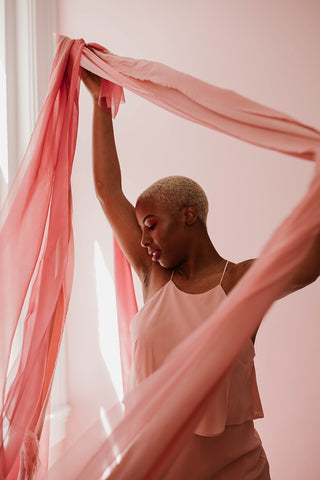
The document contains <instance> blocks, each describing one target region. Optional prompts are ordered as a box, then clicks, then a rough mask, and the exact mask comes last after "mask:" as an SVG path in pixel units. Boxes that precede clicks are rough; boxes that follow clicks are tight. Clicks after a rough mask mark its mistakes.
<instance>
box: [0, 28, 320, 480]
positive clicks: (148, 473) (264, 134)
mask: <svg viewBox="0 0 320 480" xmlns="http://www.w3.org/2000/svg"><path fill="white" fill-rule="evenodd" d="M80 66H83V67H85V68H86V69H88V70H90V71H92V72H94V73H96V74H98V75H100V76H101V77H103V78H104V79H106V82H103V83H102V87H101V101H102V103H103V102H106V105H107V107H108V108H109V109H111V111H112V114H113V116H114V115H115V114H116V112H117V109H118V107H119V102H120V101H121V100H122V99H123V93H122V88H120V87H119V86H122V87H125V88H127V89H128V90H131V91H132V92H134V93H136V94H138V95H140V96H142V97H143V98H145V99H147V100H149V101H151V102H153V103H155V104H157V105H159V106H161V107H163V108H165V109H167V110H168V111H171V112H173V113H176V114H177V115H180V116H181V117H183V118H187V119H189V120H191V121H194V122H197V123H199V124H201V125H204V126H207V127H209V128H212V129H215V130H219V131H221V132H224V133H227V134H229V135H232V136H234V137H237V138H239V139H242V140H244V141H247V142H250V143H253V144H255V145H259V146H261V147H265V148H269V149H271V150H277V151H280V152H283V153H287V154H289V155H293V156H296V157H300V158H302V159H308V160H311V161H317V165H316V168H315V175H314V179H313V181H312V182H311V184H310V187H309V190H308V192H307V193H306V195H305V196H304V198H303V199H302V200H301V202H300V203H299V204H298V206H297V207H296V208H295V209H294V211H293V212H292V213H291V214H290V216H289V217H288V218H287V219H286V220H285V221H284V222H283V223H282V225H281V226H280V227H279V228H278V229H277V230H276V231H275V232H274V234H273V235H272V237H271V239H270V240H269V242H268V243H267V245H266V246H265V248H264V249H263V251H262V253H261V256H260V258H259V260H257V261H256V262H255V263H254V265H253V267H252V268H251V269H250V271H249V273H248V274H247V275H246V276H245V277H244V278H243V280H242V281H241V282H240V283H239V284H238V285H237V287H236V288H235V289H234V290H233V291H232V293H231V294H230V295H229V296H228V298H227V299H226V301H225V302H224V303H223V304H222V305H221V307H220V308H219V310H218V311H217V312H216V314H215V315H212V316H211V317H209V318H208V320H207V321H206V322H205V323H204V324H203V326H202V327H201V328H199V329H197V330H196V331H195V332H194V333H193V334H192V335H191V336H190V337H189V338H188V339H187V340H186V341H185V342H183V343H182V344H181V345H179V347H178V348H176V349H175V350H174V351H173V352H172V354H171V355H170V356H169V358H168V359H167V361H166V362H165V363H164V365H163V366H162V367H161V368H160V369H159V370H158V371H157V372H155V373H154V374H153V375H152V376H150V377H149V378H148V379H146V380H145V381H144V382H143V383H142V384H141V385H140V386H139V387H138V388H137V390H136V391H135V392H134V394H131V395H129V396H127V397H126V398H125V399H124V404H125V409H124V408H123V405H120V404H119V405H117V406H115V408H114V409H113V410H112V411H110V412H108V413H107V419H108V421H109V422H110V425H109V427H110V428H108V429H107V430H108V431H107V430H105V429H103V426H102V425H101V424H99V423H97V425H95V426H93V427H92V428H91V429H90V430H89V431H88V432H87V434H86V435H84V437H83V438H82V439H80V441H79V442H78V443H77V444H76V445H75V447H74V449H73V450H72V451H71V452H70V453H69V454H68V455H67V456H66V457H65V458H62V459H61V461H60V462H58V463H57V465H56V466H55V467H53V468H52V469H51V470H50V471H49V472H48V474H47V475H46V478H50V479H61V478H64V479H67V478H70V479H71V478H77V479H78V480H79V479H86V480H87V479H88V478H90V479H95V478H97V479H98V478H107V477H108V478H109V477H110V478H113V477H114V478H117V479H130V480H133V479H142V478H152V479H154V478H163V475H164V473H165V471H166V468H167V466H168V464H169V463H170V460H171V458H172V456H173V455H175V453H176V452H177V450H178V449H181V448H182V447H183V442H184V440H185V439H186V438H187V436H188V435H190V432H192V430H193V427H194V425H195V424H196V423H197V419H198V417H199V415H201V411H202V409H203V407H204V406H205V402H206V399H207V397H208V396H209V395H210V393H212V392H213V391H214V389H215V388H216V386H217V385H218V383H219V381H220V380H221V378H222V377H223V375H225V373H226V372H227V371H228V369H229V368H230V366H231V365H232V362H233V361H234V360H235V358H236V357H237V355H238V354H239V352H240V351H241V348H242V346H243V344H244V342H245V341H246V340H247V339H248V338H249V337H251V335H252V334H253V332H254V331H255V330H256V328H257V326H258V325H259V322H260V320H261V318H262V316H263V315H264V314H265V312H266V311H267V310H268V308H269V307H270V305H271V304H272V302H273V301H274V300H275V299H276V298H278V297H279V296H280V295H281V293H282V291H283V290H284V289H285V288H286V285H287V284H288V282H289V279H290V277H291V276H292V274H293V273H294V272H295V270H296V269H297V267H298V266H299V263H300V262H301V260H302V259H303V257H304V255H305V254H306V252H307V251H308V249H309V248H310V246H311V245H312V242H313V240H314V238H315V236H316V234H317V233H318V232H319V228H320V216H319V212H320V178H319V173H320V169H319V161H320V160H319V149H320V134H319V132H318V131H316V130H315V129H313V128H310V127H308V126H306V125H303V124H301V123H299V122H297V121H295V120H294V119H292V118H290V117H288V116H286V115H284V114H282V113H279V112H277V111H275V110H272V109H269V108H267V107H264V106H262V105H259V104H257V103H255V102H252V101H250V100H248V99H246V98H244V97H242V96H240V95H237V94H236V93H234V92H231V91H227V90H223V89H220V88H217V87H214V86H212V85H209V84H207V83H204V82H202V81H200V80H198V79H195V78H193V77H191V76H189V75H185V74H183V73H180V72H177V71H175V70H173V69H171V68H168V67H166V66H165V65H161V64H158V63H153V62H147V61H143V60H134V59H129V58H123V57H119V56H116V55H113V54H112V53H110V52H109V51H108V50H106V49H104V48H103V47H100V46H98V45H93V44H89V45H85V44H84V42H83V41H80V40H70V39H69V38H67V37H58V38H57V48H56V56H55V60H54V64H53V69H52V74H51V79H50V85H49V93H48V96H47V99H46V101H45V104H44V106H43V109H42V111H41V114H40V116H39V120H38V122H37V124H36V127H35V130H34V133H33V135H32V138H31V140H30V144H29V146H28V149H27V152H26V154H25V157H24V159H23V162H22V164H21V167H20V169H19V172H18V175H17V177H16V179H15V182H14V184H13V186H12V188H11V190H10V193H9V195H8V198H7V201H6V203H5V205H4V207H3V210H2V212H1V216H0V229H1V235H0V285H1V288H0V305H1V318H0V324H1V329H2V330H1V333H2V340H1V341H2V342H3V346H2V348H3V355H4V358H5V360H6V363H5V365H4V370H3V371H2V372H1V378H2V380H1V381H2V382H3V384H2V401H1V417H0V422H1V429H0V432H1V433H0V435H1V438H0V479H4V478H10V479H14V478H17V476H18V471H19V469H20V478H25V479H27V478H32V477H33V476H34V471H35V466H36V459H37V439H39V438H40V435H41V430H42V425H43V421H44V414H45V410H46V405H47V402H48V398H49V394H50V388H51V383H52V377H53V373H54V369H55V363H56V358H57V354H58V350H59V344H60V341H61V336H62V331H63V326H64V321H65V317H66V312H67V307H68V302H69V298H70V292H71V284H72V272H73V244H72V226H71V210H72V208H71V192H70V175H71V169H72V162H73V157H74V151H75V144H76V136H77V123H78V96H79V87H80ZM110 82H111V83H110ZM116 258H117V263H116V276H115V278H116V286H117V290H118V293H117V295H118V306H119V322H120V327H119V329H120V332H121V346H122V357H123V360H122V367H123V373H124V377H125V376H126V375H127V372H128V368H129V365H130V338H129V320H130V318H131V316H132V314H133V313H134V311H135V309H136V304H135V299H134V291H133V286H132V279H131V271H130V269H129V268H128V264H127V262H126V260H125V258H124V257H123V255H122V253H121V252H120V251H119V250H116ZM19 321H20V322H22V325H23V339H22V344H21V349H20V350H19V355H18V357H17V360H16V361H15V363H14V364H13V366H12V367H11V369H10V371H9V358H10V353H11V349H12V341H13V337H14V334H15V332H16V330H17V325H18V323H19ZM168 399H170V401H168ZM146 449H147V451H148V455H145V452H146ZM20 452H24V453H23V454H22V456H21V466H20V467H19V462H20V459H19V458H20ZM80 459H81V462H80Z"/></svg>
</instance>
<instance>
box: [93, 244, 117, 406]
mask: <svg viewBox="0 0 320 480" xmlns="http://www.w3.org/2000/svg"><path fill="white" fill-rule="evenodd" d="M94 261H95V272H96V289H97V300H98V321H99V344H100V350H101V354H102V357H103V359H104V362H105V364H106V367H107V369H108V371H109V373H110V377H111V381H112V383H113V386H114V388H115V391H116V393H117V395H118V398H119V400H120V399H122V397H123V387H122V377H121V362H120V346H119V333H118V322H117V312H116V300H115V290H114V284H113V280H112V278H111V275H110V273H109V271H108V268H107V266H106V263H105V261H104V258H103V255H102V252H101V249H100V246H99V244H98V242H97V241H95V244H94Z"/></svg>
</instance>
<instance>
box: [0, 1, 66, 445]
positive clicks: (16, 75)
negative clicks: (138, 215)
mask: <svg viewBox="0 0 320 480" xmlns="http://www.w3.org/2000/svg"><path fill="white" fill-rule="evenodd" d="M55 25H56V1H55V0H0V205H2V204H3V202H4V200H5V197H6V194H7V191H8V187H9V186H10V184H11V183H12V181H13V179H14V176H15V174H16V172H17V169H18V166H19V163H20V161H21V160H22V158H23V155H24V152H25V149H26V147H27V144H28V141H29V138H30V136H31V133H32V130H33V128H34V125H35V122H36V120H37V117H38V114H39V111H40V108H41V105H42V103H43V101H44V99H45V95H46V91H47V87H48V83H49V76H50V70H51V64H52V60H53V32H55ZM0 329H1V326H0ZM21 335H22V333H21V329H20V331H19V329H18V332H17V335H16V337H17V338H16V339H15V342H14V344H15V345H16V348H17V349H18V348H19V345H20V343H21ZM19 337H20V338H19ZM0 351H1V348H0ZM14 354H15V352H13V358H14V357H15V355H14ZM0 361H1V364H2V365H4V362H2V359H1V358H0ZM1 374H2V372H1ZM0 383H1V382H0ZM66 392H67V386H66V359H65V345H64V342H62V347H61V352H60V356H59V361H58V366H57V369H56V374H55V380H54V387H53V393H52V398H51V413H50V420H51V425H50V442H51V446H53V445H54V444H56V443H58V442H59V441H60V440H62V439H63V438H64V436H65V425H66V420H67V416H68V413H69V406H68V404H67V393H66Z"/></svg>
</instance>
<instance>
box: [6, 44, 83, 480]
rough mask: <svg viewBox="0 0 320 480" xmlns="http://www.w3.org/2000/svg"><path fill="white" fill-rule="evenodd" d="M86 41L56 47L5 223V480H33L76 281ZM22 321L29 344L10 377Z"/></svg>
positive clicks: (14, 185)
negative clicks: (77, 169) (75, 192)
mask: <svg viewBox="0 0 320 480" xmlns="http://www.w3.org/2000/svg"><path fill="white" fill-rule="evenodd" d="M82 47H83V42H81V41H79V40H76V41H69V40H65V41H64V40H63V39H61V41H60V42H59V44H58V45H57V55H56V57H55V61H54V65H53V69H52V74H51V80H50V85H49V93H48V96H47V98H46V101H45V104H44V107H43V109H42V111H41V113H40V116H39V120H38V122H37V124H36V127H35V129H34V132H33V135H32V138H31V140H30V143H29V146H28V148H27V151H26V154H25V157H24V159H23V161H22V163H21V166H20V169H19V171H18V174H17V177H16V179H15V181H14V183H13V185H12V188H11V190H10V193H9V195H8V198H7V200H6V203H5V205H4V207H3V209H2V211H1V217H0V228H1V236H0V285H1V288H0V305H1V319H0V324H1V336H2V338H1V342H2V345H1V347H2V349H3V350H2V354H3V357H4V359H5V364H4V365H3V366H2V367H3V368H4V371H3V372H1V373H2V374H1V380H2V382H3V384H2V401H1V416H0V432H1V433H0V435H1V437H0V478H1V479H4V478H10V479H13V478H17V474H18V471H19V464H20V458H19V456H20V451H21V452H22V459H21V468H20V477H19V478H32V477H33V475H34V470H35V459H36V458H37V455H38V454H37V449H38V443H37V439H39V438H40V434H41V430H42V426H43V422H44V416H45V411H46V405H47V402H48V397H49V393H50V388H51V383H52V376H53V372H54V369H55V362H56V357H57V353H58V349H59V345H60V341H61V335H62V331H63V326H64V321H65V316H66V311H67V307H68V302H69V298H70V292H71V285H72V275H73V240H72V226H71V192H70V175H71V168H72V161H73V156H74V150H75V145H76V137H77V126H78V95H79V86H80V77H79V72H80V67H79V62H80V56H81V51H82ZM19 319H21V321H22V325H23V338H22V345H21V348H20V351H19V355H18V358H17V360H16V361H15V363H14V365H13V367H12V368H11V369H10V371H9V358H10V354H11V349H12V341H13V337H14V335H15V332H16V330H17V326H18V323H19Z"/></svg>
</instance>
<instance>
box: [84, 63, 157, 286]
mask: <svg viewBox="0 0 320 480" xmlns="http://www.w3.org/2000/svg"><path fill="white" fill-rule="evenodd" d="M82 80H83V82H84V84H85V85H86V87H87V88H88V90H89V92H90V93H91V95H92V99H93V134H92V145H93V175H94V184H95V190H96V194H97V197H98V199H99V201H100V203H101V206H102V208H103V211H104V213H105V215H106V217H107V219H108V221H109V223H110V225H111V228H112V230H113V233H114V235H115V237H116V238H117V240H118V242H119V245H120V247H121V249H122V250H123V252H124V254H125V255H126V257H127V258H128V260H129V262H130V263H131V265H132V266H133V268H134V269H135V271H136V272H137V274H138V276H139V277H140V278H141V280H142V279H143V278H144V277H145V275H146V272H147V270H148V269H149V267H150V266H151V263H152V262H151V259H150V257H149V255H148V254H147V252H146V249H145V248H142V247H141V245H140V239H141V231H140V227H139V225H138V222H137V219H136V216H135V211H134V207H133V205H132V204H131V203H130V202H129V201H128V199H127V198H126V197H125V196H124V194H123V191H122V185H121V170H120V165H119V160H118V155H117V149H116V145H115V139H114V133H113V123H112V118H111V115H109V114H108V113H106V112H104V111H103V110H102V109H101V108H100V107H99V104H98V100H99V91H100V78H99V77H98V76H97V75H94V74H93V73H91V72H88V71H87V70H84V69H83V70H82Z"/></svg>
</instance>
